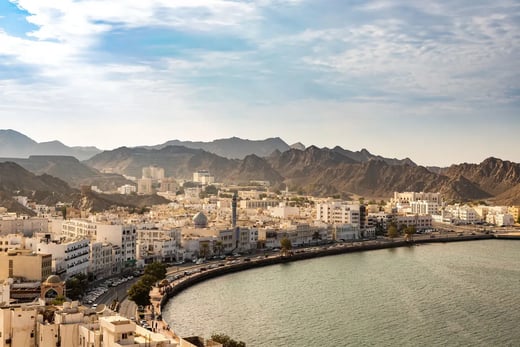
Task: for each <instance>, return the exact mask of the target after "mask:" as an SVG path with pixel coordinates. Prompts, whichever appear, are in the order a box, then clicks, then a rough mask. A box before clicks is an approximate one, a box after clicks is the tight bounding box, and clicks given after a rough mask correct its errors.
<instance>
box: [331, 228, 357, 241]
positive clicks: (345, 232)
mask: <svg viewBox="0 0 520 347" xmlns="http://www.w3.org/2000/svg"><path fill="white" fill-rule="evenodd" d="M333 230H334V240H336V241H351V240H359V239H360V238H361V229H360V228H359V226H357V225H352V224H342V225H339V224H338V225H335V226H334V228H333Z"/></svg>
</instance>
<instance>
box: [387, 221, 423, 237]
mask: <svg viewBox="0 0 520 347" xmlns="http://www.w3.org/2000/svg"><path fill="white" fill-rule="evenodd" d="M416 231H417V229H416V228H415V226H414V225H405V224H401V225H400V226H399V227H397V225H396V224H395V223H391V224H390V225H389V226H388V237H389V238H391V239H393V238H395V237H397V236H399V235H402V234H404V235H406V237H407V238H408V239H413V235H414V234H415V232H416Z"/></svg>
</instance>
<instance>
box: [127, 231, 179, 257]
mask: <svg viewBox="0 0 520 347" xmlns="http://www.w3.org/2000/svg"><path fill="white" fill-rule="evenodd" d="M181 241H182V233H181V229H180V228H174V229H169V230H161V229H158V228H155V227H154V228H150V229H137V238H136V245H137V246H136V251H137V253H136V259H138V260H140V259H143V260H149V261H161V262H172V261H175V260H178V259H179V256H180V249H181Z"/></svg>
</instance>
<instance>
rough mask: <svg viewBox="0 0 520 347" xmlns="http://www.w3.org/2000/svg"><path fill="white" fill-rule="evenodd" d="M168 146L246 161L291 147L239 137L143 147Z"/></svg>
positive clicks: (276, 141) (279, 141) (270, 140)
mask: <svg viewBox="0 0 520 347" xmlns="http://www.w3.org/2000/svg"><path fill="white" fill-rule="evenodd" d="M168 146H183V147H186V148H193V149H203V150H204V151H206V152H210V153H214V154H216V155H219V156H221V157H224V158H228V159H244V158H245V157H246V156H248V155H250V154H254V155H256V156H259V157H266V156H268V155H269V154H271V153H273V151H275V150H279V151H281V152H283V151H286V150H288V149H289V145H288V144H287V143H285V142H284V141H283V140H282V139H281V138H279V137H273V138H268V139H265V140H245V139H241V138H238V137H231V138H229V139H219V140H214V141H211V142H192V141H180V140H171V141H168V142H165V143H163V144H160V145H156V146H143V148H146V149H162V148H165V147H168Z"/></svg>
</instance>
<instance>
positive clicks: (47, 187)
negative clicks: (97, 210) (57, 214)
mask: <svg viewBox="0 0 520 347" xmlns="http://www.w3.org/2000/svg"><path fill="white" fill-rule="evenodd" d="M0 191H1V192H2V194H3V197H4V200H6V199H8V198H10V197H12V196H15V195H23V196H27V197H29V198H31V199H32V200H34V201H36V202H38V203H43V204H48V205H54V204H56V203H57V202H59V201H61V202H72V201H73V200H74V199H77V198H78V195H79V190H77V189H72V188H70V187H69V185H68V184H67V183H66V182H64V181H62V180H60V179H59V178H56V177H53V176H50V175H47V174H43V175H35V174H33V173H31V172H29V171H27V170H26V169H24V168H23V167H21V166H20V165H18V164H16V163H13V162H5V163H0Z"/></svg>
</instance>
